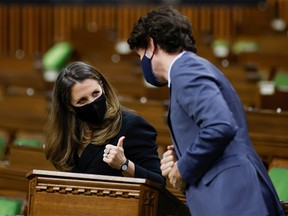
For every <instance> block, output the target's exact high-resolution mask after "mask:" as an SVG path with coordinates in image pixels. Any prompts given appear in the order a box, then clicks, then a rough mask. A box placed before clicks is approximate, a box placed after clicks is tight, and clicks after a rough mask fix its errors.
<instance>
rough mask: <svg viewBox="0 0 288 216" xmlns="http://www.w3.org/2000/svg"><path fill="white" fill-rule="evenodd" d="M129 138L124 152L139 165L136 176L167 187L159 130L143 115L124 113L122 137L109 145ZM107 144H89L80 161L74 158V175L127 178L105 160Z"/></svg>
mask: <svg viewBox="0 0 288 216" xmlns="http://www.w3.org/2000/svg"><path fill="white" fill-rule="evenodd" d="M121 136H125V139H124V143H123V149H124V153H125V156H126V158H128V159H129V160H130V161H133V162H134V164H135V177H136V178H145V179H148V180H151V181H154V182H157V183H160V184H162V185H165V178H164V177H163V176H162V175H161V171H160V159H159V157H158V152H157V148H158V146H157V144H156V136H157V133H156V130H155V129H154V128H153V127H152V126H151V125H150V124H149V123H148V122H146V121H145V120H144V119H143V118H141V117H140V116H138V115H136V114H134V113H132V112H128V111H122V126H121V129H120V132H119V133H118V135H117V136H116V137H115V138H113V139H112V140H110V141H109V142H107V144H108V143H109V144H112V145H115V146H116V145H117V143H118V139H119V138H120V137H121ZM104 149H105V145H101V146H97V145H93V144H89V145H88V146H87V147H86V148H85V149H84V151H83V152H82V154H81V157H80V158H79V157H78V155H77V154H75V155H74V168H73V170H72V171H73V172H80V173H89V174H98V175H111V176H123V175H122V173H121V171H120V170H115V169H113V168H111V167H110V166H108V164H107V163H105V162H104V161H103V153H104Z"/></svg>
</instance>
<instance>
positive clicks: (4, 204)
mask: <svg viewBox="0 0 288 216" xmlns="http://www.w3.org/2000/svg"><path fill="white" fill-rule="evenodd" d="M22 205H23V201H22V200H17V199H12V198H7V197H0V215H20V214H21V209H22Z"/></svg>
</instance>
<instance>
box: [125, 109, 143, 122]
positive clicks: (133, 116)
mask: <svg viewBox="0 0 288 216" xmlns="http://www.w3.org/2000/svg"><path fill="white" fill-rule="evenodd" d="M121 113H122V119H123V121H127V120H129V121H131V120H137V119H138V120H139V119H140V120H141V119H143V118H142V117H141V116H140V115H139V114H138V113H136V112H135V111H132V110H128V109H126V108H125V109H122V110H121ZM143 120H144V119H143Z"/></svg>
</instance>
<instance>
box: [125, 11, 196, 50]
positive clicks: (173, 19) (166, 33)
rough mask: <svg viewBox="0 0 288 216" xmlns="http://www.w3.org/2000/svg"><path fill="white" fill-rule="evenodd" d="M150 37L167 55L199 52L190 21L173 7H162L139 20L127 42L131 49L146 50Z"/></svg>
mask: <svg viewBox="0 0 288 216" xmlns="http://www.w3.org/2000/svg"><path fill="white" fill-rule="evenodd" d="M148 37H151V38H153V40H154V43H155V46H157V45H158V46H159V47H160V48H161V49H163V50H164V51H165V52H167V53H175V52H178V51H182V50H187V51H192V52H194V53H196V51H197V50H196V47H195V46H194V45H195V39H194V38H193V35H192V26H191V23H190V21H189V20H188V18H187V17H186V16H183V15H182V14H181V13H180V12H179V11H177V10H176V9H174V8H173V7H172V6H162V7H160V8H158V9H155V10H153V11H151V12H149V13H148V14H147V15H144V16H142V17H140V18H139V20H138V22H137V23H135V25H134V28H133V30H132V32H131V34H130V37H129V39H128V41H127V42H128V44H129V46H130V49H132V50H134V49H139V48H142V49H146V48H147V47H148Z"/></svg>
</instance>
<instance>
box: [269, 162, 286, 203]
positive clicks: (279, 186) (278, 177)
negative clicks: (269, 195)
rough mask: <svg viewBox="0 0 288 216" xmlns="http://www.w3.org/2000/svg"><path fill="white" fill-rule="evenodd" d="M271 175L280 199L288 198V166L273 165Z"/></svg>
mask: <svg viewBox="0 0 288 216" xmlns="http://www.w3.org/2000/svg"><path fill="white" fill-rule="evenodd" d="M269 176H270V178H271V180H272V182H273V184H274V187H275V189H276V191H277V194H278V196H279V199H280V200H288V168H284V167H273V168H271V169H270V170H269Z"/></svg>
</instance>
